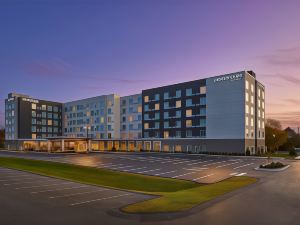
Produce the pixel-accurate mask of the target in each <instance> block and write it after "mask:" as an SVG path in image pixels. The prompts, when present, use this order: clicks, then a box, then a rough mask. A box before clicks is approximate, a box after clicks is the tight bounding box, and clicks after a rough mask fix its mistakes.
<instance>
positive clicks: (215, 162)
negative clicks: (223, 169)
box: [203, 160, 227, 166]
mask: <svg viewBox="0 0 300 225" xmlns="http://www.w3.org/2000/svg"><path fill="white" fill-rule="evenodd" d="M212 161H213V160H212ZM223 162H227V160H225V161H219V162H213V163H209V164H205V165H203V166H211V165H215V164H219V163H223Z"/></svg>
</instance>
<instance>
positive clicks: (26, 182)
mask: <svg viewBox="0 0 300 225" xmlns="http://www.w3.org/2000/svg"><path fill="white" fill-rule="evenodd" d="M31 179H34V178H31ZM35 179H36V178H35ZM38 179H49V181H51V180H53V179H51V178H49V177H40V178H38ZM44 181H45V180H40V181H38V180H35V181H25V182H15V183H7V184H3V185H6V186H9V185H15V184H28V183H32V182H44Z"/></svg>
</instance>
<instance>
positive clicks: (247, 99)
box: [245, 92, 249, 102]
mask: <svg viewBox="0 0 300 225" xmlns="http://www.w3.org/2000/svg"><path fill="white" fill-rule="evenodd" d="M245 99H246V102H248V101H249V94H248V92H246V94H245Z"/></svg>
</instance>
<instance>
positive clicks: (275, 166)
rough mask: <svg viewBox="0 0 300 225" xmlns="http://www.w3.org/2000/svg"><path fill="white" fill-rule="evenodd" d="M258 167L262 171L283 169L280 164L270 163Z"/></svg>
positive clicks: (282, 165)
mask: <svg viewBox="0 0 300 225" xmlns="http://www.w3.org/2000/svg"><path fill="white" fill-rule="evenodd" d="M259 167H260V168H263V169H278V168H282V167H285V165H284V164H283V163H281V162H271V163H269V164H266V165H260V166H259Z"/></svg>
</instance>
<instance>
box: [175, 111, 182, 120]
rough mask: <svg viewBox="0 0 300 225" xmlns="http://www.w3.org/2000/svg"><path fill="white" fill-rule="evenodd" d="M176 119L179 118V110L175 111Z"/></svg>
mask: <svg viewBox="0 0 300 225" xmlns="http://www.w3.org/2000/svg"><path fill="white" fill-rule="evenodd" d="M176 117H177V118H178V117H181V111H180V110H177V111H176Z"/></svg>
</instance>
